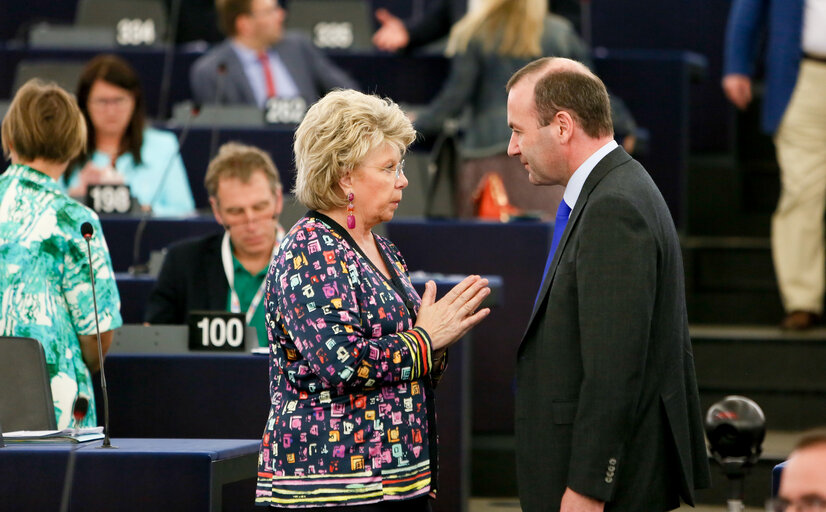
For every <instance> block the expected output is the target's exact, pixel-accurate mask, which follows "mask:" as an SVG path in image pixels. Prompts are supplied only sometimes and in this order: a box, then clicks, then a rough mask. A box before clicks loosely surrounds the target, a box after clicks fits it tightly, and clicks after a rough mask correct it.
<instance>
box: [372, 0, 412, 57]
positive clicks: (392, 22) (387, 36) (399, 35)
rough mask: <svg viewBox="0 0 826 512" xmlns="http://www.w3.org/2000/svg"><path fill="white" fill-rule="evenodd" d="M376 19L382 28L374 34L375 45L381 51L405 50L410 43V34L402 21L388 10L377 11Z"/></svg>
mask: <svg viewBox="0 0 826 512" xmlns="http://www.w3.org/2000/svg"><path fill="white" fill-rule="evenodd" d="M376 19H377V20H378V21H379V23H381V27H379V29H378V30H376V33H375V34H373V44H374V45H375V46H376V48H378V49H379V50H383V51H386V52H395V51H396V50H400V49H402V48H405V47H406V46H407V44H408V43H409V42H410V34H408V32H407V27H405V26H404V23H403V22H402V20H400V19H399V18H397V17H396V16H393V15H392V14H390V11H388V10H387V9H377V10H376Z"/></svg>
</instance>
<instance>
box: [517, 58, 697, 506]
mask: <svg viewBox="0 0 826 512" xmlns="http://www.w3.org/2000/svg"><path fill="white" fill-rule="evenodd" d="M507 89H508V124H509V125H510V127H511V129H512V131H513V133H512V136H511V140H510V144H509V147H508V154H510V155H511V156H517V157H519V159H520V161H521V162H522V164H523V165H524V166H525V169H526V170H527V172H528V175H529V178H530V181H531V182H532V183H533V184H534V185H563V186H565V193H564V196H563V202H562V203H561V204H560V209H559V212H558V214H557V223H556V226H555V230H554V238H553V243H552V247H551V254H550V255H549V258H548V259H549V261H548V264H547V266H546V272H545V276H543V279H542V282H541V286H540V289H539V293H538V295H537V298H536V303H535V305H534V310H533V312H532V314H531V319H530V321H529V324H528V327H527V330H526V332H525V334H524V337H523V339H522V344H521V346H520V347H519V352H518V362H517V393H516V456H517V474H518V483H519V495H520V500H521V503H522V508H523V510H525V511H526V512H533V511H540V510H541V511H549V510H562V511H574V510H576V511H586V510H587V511H591V510H594V511H601V510H612V511H620V510H622V511H629V512H639V511H645V512H654V511H659V510H671V509H674V508H677V507H679V506H680V498H682V499H683V500H684V501H685V502H686V503H689V504H693V499H694V490H695V489H697V488H702V487H705V486H707V485H708V483H709V471H708V460H707V456H706V448H705V441H704V436H703V428H702V421H701V413H700V405H699V398H698V393H697V384H696V377H695V374H694V362H693V355H692V350H691V343H690V338H689V334H688V321H687V317H686V308H685V292H684V283H683V266H682V260H681V255H680V245H679V241H678V238H677V233H676V230H675V228H674V223H673V221H672V219H671V215H670V214H669V210H668V207H667V206H666V204H665V201H664V200H663V198H662V196H661V195H660V192H659V190H657V187H656V186H655V185H654V182H653V181H652V180H651V178H650V177H649V175H648V174H647V173H646V171H645V169H644V168H643V167H642V166H641V165H640V164H639V163H638V162H637V161H635V160H634V159H633V158H631V157H630V156H628V154H627V153H626V152H625V151H624V150H623V149H622V148H620V147H618V146H617V144H616V142H614V140H613V133H612V128H611V115H610V108H609V102H608V94H607V92H606V90H605V86H604V85H603V83H602V81H600V80H599V78H597V77H596V76H595V75H593V74H592V73H591V72H590V71H589V70H588V69H587V68H586V67H585V66H583V65H582V64H581V63H579V62H576V61H572V60H568V59H560V58H549V59H540V60H538V61H534V62H533V63H531V64H528V65H527V66H526V67H525V68H523V69H521V70H520V71H518V72H517V73H516V74H514V76H513V77H512V78H511V80H510V81H509V82H508V87H507Z"/></svg>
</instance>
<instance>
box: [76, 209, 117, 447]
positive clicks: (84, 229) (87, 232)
mask: <svg viewBox="0 0 826 512" xmlns="http://www.w3.org/2000/svg"><path fill="white" fill-rule="evenodd" d="M94 233H95V229H94V228H93V227H92V225H91V224H90V223H88V222H84V223H83V224H81V226H80V234H81V235H83V238H84V239H85V240H86V254H88V255H89V281H90V282H91V284H92V304H93V305H94V307H95V333H96V334H97V340H98V358H99V359H100V389H101V391H102V394H103V434H104V436H103V446H101V448H116V447H114V446H112V441H110V440H109V392H108V391H107V390H106V373H105V372H104V371H103V344H102V343H101V341H100V320H99V319H98V299H97V294H96V292H95V272H94V267H93V266H92V246H91V242H90V241H91V240H92V235H93V234H94ZM87 407H88V404H87ZM84 416H85V414H84Z"/></svg>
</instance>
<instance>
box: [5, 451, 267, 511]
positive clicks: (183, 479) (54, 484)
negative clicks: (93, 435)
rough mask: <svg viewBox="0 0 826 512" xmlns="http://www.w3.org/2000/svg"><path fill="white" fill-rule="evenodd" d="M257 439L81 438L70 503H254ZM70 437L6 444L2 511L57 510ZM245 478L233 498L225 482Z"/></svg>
mask: <svg viewBox="0 0 826 512" xmlns="http://www.w3.org/2000/svg"><path fill="white" fill-rule="evenodd" d="M258 443H259V441H258V440H257V439H243V440H235V439H128V438H120V437H119V438H113V439H112V444H113V445H114V446H117V448H116V449H101V448H99V446H100V445H101V441H95V442H91V443H84V444H81V445H77V452H76V461H77V462H76V466H75V479H74V484H73V486H72V499H71V503H70V510H77V511H104V510H117V511H120V512H127V511H141V512H143V511H146V510H152V511H169V512H187V511H192V512H196V511H197V512H204V511H218V510H222V509H226V510H245V511H253V510H256V509H255V508H254V506H253V501H254V492H255V491H254V480H252V479H254V478H255V476H256V472H257V466H256V461H257V453H258ZM71 448H72V446H71V445H69V444H40V445H37V444H25V445H23V444H15V445H10V446H7V447H6V448H0V475H2V477H1V478H0V496H2V497H3V498H2V509H3V510H16V511H24V510H25V511H29V510H31V511H35V510H59V504H60V499H61V493H62V490H63V480H64V478H65V474H66V466H67V462H68V459H69V452H70V450H71ZM239 481H242V482H241V483H242V484H243V485H241V486H240V487H238V491H239V492H237V493H233V496H234V499H233V500H226V501H225V500H224V499H223V496H222V494H223V490H222V486H223V485H225V484H231V483H233V482H239ZM227 497H229V496H227Z"/></svg>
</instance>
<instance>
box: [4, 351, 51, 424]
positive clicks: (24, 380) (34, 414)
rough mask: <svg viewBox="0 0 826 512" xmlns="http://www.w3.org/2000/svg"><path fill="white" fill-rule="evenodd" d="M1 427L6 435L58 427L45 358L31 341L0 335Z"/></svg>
mask: <svg viewBox="0 0 826 512" xmlns="http://www.w3.org/2000/svg"><path fill="white" fill-rule="evenodd" d="M0 425H3V429H4V430H5V431H6V432H13V431H16V430H54V429H56V428H57V424H56V422H55V415H54V403H53V401H52V388H51V385H50V382H49V372H48V371H47V369H46V356H45V355H44V353H43V347H42V346H41V345H40V342H39V341H37V340H35V339H33V338H18V337H11V336H0Z"/></svg>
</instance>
